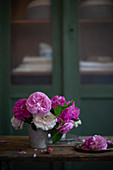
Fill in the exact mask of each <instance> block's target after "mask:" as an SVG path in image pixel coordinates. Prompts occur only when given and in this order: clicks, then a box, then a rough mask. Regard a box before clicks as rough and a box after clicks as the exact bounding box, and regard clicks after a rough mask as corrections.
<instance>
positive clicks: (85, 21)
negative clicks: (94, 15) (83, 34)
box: [80, 19, 113, 23]
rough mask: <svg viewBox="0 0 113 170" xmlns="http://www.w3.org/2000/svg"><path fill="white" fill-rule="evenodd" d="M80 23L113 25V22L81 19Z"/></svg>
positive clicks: (109, 20)
mask: <svg viewBox="0 0 113 170" xmlns="http://www.w3.org/2000/svg"><path fill="white" fill-rule="evenodd" d="M80 23H113V20H111V19H108V20H94V19H80Z"/></svg>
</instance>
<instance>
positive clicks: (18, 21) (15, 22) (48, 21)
mask: <svg viewBox="0 0 113 170" xmlns="http://www.w3.org/2000/svg"><path fill="white" fill-rule="evenodd" d="M51 22H52V21H51V20H12V21H11V23H12V24H32V23H51Z"/></svg>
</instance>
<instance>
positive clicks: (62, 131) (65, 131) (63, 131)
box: [57, 120, 74, 134]
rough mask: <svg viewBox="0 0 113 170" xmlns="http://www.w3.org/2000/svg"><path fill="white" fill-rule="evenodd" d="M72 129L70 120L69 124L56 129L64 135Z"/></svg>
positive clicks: (72, 125)
mask: <svg viewBox="0 0 113 170" xmlns="http://www.w3.org/2000/svg"><path fill="white" fill-rule="evenodd" d="M73 127H74V121H73V120H70V121H69V122H67V123H65V124H64V125H63V126H59V127H58V128H57V129H59V131H60V133H62V134H65V133H67V132H69V131H70V130H71V129H72V128H73Z"/></svg>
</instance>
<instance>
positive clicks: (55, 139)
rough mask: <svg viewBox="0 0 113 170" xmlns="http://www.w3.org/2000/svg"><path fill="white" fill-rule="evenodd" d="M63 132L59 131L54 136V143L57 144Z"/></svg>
mask: <svg viewBox="0 0 113 170" xmlns="http://www.w3.org/2000/svg"><path fill="white" fill-rule="evenodd" d="M62 135H63V134H61V133H60V132H59V131H58V132H57V133H56V134H55V135H54V136H53V144H55V143H56V142H57V141H59V140H60V139H61V137H62Z"/></svg>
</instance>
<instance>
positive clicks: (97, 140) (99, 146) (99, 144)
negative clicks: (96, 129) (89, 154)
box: [82, 135, 107, 150]
mask: <svg viewBox="0 0 113 170" xmlns="http://www.w3.org/2000/svg"><path fill="white" fill-rule="evenodd" d="M82 146H83V149H94V150H105V149H107V141H106V139H105V138H103V137H102V136H100V135H94V136H91V137H88V138H86V139H85V142H84V143H83V145H82Z"/></svg>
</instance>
